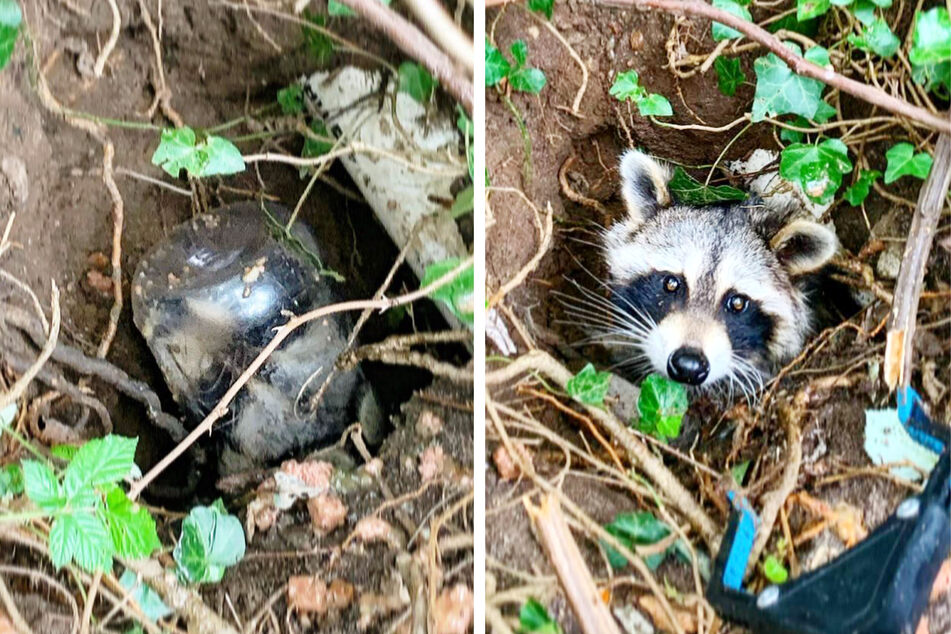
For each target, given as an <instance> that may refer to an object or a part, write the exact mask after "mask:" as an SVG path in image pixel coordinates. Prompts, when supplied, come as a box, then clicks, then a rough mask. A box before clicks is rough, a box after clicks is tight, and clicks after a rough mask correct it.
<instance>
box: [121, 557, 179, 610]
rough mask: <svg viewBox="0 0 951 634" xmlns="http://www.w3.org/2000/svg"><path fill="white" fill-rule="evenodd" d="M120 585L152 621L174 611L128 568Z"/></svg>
mask: <svg viewBox="0 0 951 634" xmlns="http://www.w3.org/2000/svg"><path fill="white" fill-rule="evenodd" d="M119 585H121V586H122V587H123V588H125V590H126V592H128V593H129V596H131V597H132V598H133V599H134V600H135V602H136V604H138V606H139V607H140V608H141V609H142V613H143V614H145V617H146V618H147V619H149V620H150V621H152V622H155V621H158V620H159V619H164V618H165V617H166V616H169V615H170V614H172V612H173V610H172V609H171V608H170V607H168V606H167V605H165V602H164V601H162V597H161V596H159V594H158V593H157V592H156V591H155V590H153V589H152V588H150V587H149V585H148V584H146V583H145V582H144V581H142V580H141V579H139V578H138V577H137V576H136V574H135V573H134V572H132V571H131V570H129V569H128V568H126V570H125V571H124V572H123V573H122V576H121V577H119Z"/></svg>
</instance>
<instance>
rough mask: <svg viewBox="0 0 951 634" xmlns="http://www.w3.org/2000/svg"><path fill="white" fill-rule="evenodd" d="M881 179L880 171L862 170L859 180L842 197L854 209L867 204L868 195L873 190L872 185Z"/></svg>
mask: <svg viewBox="0 0 951 634" xmlns="http://www.w3.org/2000/svg"><path fill="white" fill-rule="evenodd" d="M881 177H882V173H881V172H879V171H878V170H862V171H861V172H859V177H858V179H857V180H856V181H855V183H853V184H852V185H851V186H850V187H849V188H848V189H846V190H845V193H843V194H842V197H843V198H845V199H846V200H847V201H848V203H849V204H850V205H852V206H853V207H858V206H859V205H861V204H862V203H863V202H865V199H866V198H867V197H868V193H869V191H870V190H871V188H872V183H874V182H875V181H877V180H878V179H879V178H881Z"/></svg>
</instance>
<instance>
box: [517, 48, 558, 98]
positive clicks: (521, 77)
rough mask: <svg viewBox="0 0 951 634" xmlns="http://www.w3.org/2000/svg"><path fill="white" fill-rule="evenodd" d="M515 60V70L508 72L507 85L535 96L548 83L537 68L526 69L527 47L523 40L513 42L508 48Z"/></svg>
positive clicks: (543, 74)
mask: <svg viewBox="0 0 951 634" xmlns="http://www.w3.org/2000/svg"><path fill="white" fill-rule="evenodd" d="M509 51H510V52H511V53H512V58H513V59H514V60H515V68H514V69H512V70H511V71H510V72H509V75H508V77H509V84H511V86H512V88H513V89H515V90H519V91H521V92H527V93H531V94H533V95H537V94H538V93H539V92H541V90H542V88H544V87H545V83H546V82H547V81H548V80H547V79H546V78H545V73H543V72H542V71H541V70H539V69H537V68H526V67H525V63H526V62H527V61H528V45H527V44H525V41H524V40H515V41H514V42H512V46H511V47H510V48H509Z"/></svg>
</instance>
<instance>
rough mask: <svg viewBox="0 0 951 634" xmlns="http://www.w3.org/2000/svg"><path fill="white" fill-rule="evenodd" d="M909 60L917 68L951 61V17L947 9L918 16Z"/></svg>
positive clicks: (940, 8)
mask: <svg viewBox="0 0 951 634" xmlns="http://www.w3.org/2000/svg"><path fill="white" fill-rule="evenodd" d="M908 59H909V60H910V61H911V63H912V64H913V65H915V66H923V65H927V64H938V63H940V62H944V61H947V60H949V59H951V17H949V14H948V9H947V8H945V7H935V8H933V9H931V10H929V11H925V12H924V13H922V14H919V15H918V19H917V20H916V21H915V31H914V35H913V36H912V44H911V50H910V51H909V52H908Z"/></svg>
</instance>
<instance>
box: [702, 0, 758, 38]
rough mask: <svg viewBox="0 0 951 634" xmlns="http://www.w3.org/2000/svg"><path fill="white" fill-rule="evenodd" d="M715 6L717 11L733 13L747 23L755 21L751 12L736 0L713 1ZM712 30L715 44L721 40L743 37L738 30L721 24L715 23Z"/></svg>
mask: <svg viewBox="0 0 951 634" xmlns="http://www.w3.org/2000/svg"><path fill="white" fill-rule="evenodd" d="M713 6H714V7H716V8H717V9H722V10H723V11H726V12H727V13H731V14H733V15H735V16H736V17H738V18H742V19H744V20H746V21H747V22H750V21H752V19H753V16H752V15H750V10H749V9H747V8H746V7H744V6H743V5H742V4H740V3H739V2H736V1H735V0H713ZM712 29H713V41H714V42H719V41H721V40H729V39H732V38H734V37H742V35H743V34H742V33H740V32H739V31H737V30H736V29H733V28H730V27H728V26H724V25H723V24H720V23H719V22H714V23H713V25H712Z"/></svg>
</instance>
